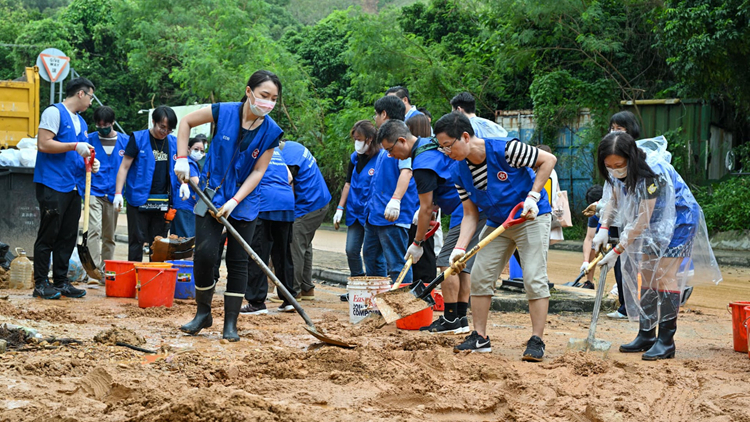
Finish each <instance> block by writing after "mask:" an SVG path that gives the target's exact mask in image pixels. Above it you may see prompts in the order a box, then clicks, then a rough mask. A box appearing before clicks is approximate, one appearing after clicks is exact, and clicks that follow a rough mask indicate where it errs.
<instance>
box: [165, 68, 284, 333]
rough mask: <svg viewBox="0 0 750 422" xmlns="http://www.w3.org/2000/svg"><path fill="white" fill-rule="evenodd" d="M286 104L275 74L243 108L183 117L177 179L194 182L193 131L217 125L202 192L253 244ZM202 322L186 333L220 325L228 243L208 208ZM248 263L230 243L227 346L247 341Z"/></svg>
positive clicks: (201, 243)
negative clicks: (242, 322) (222, 251)
mask: <svg viewBox="0 0 750 422" xmlns="http://www.w3.org/2000/svg"><path fill="white" fill-rule="evenodd" d="M280 96H281V81H280V80H279V77H278V76H276V75H275V74H274V73H272V72H269V71H267V70H258V71H256V72H255V73H253V74H252V75H251V76H250V79H249V80H248V81H247V86H246V87H245V92H244V95H243V97H242V101H241V102H239V103H217V104H213V105H212V106H211V108H203V109H200V110H197V111H194V112H192V113H190V114H188V115H187V116H185V117H183V118H182V120H181V121H180V127H179V130H178V132H177V137H178V139H179V141H178V150H177V161H176V162H175V168H174V172H175V174H176V175H177V177H178V178H179V179H180V180H182V181H187V180H188V178H189V177H190V164H189V162H188V158H187V151H188V138H189V137H190V129H191V128H193V127H196V126H200V125H202V124H206V123H214V127H215V128H216V129H215V134H214V136H213V138H212V139H211V145H210V148H209V149H208V154H207V155H206V162H205V164H204V166H203V172H202V173H201V185H200V187H201V188H202V189H204V192H206V193H207V194H208V195H209V196H212V199H211V202H212V203H213V204H214V205H215V206H216V207H218V214H217V215H216V217H225V218H226V219H227V220H228V221H229V223H230V224H231V225H232V226H233V227H234V228H235V229H236V230H237V232H239V234H240V235H241V236H242V238H243V239H244V240H245V242H247V243H252V241H253V231H254V229H255V220H256V218H257V217H258V213H259V212H260V197H259V195H258V194H257V192H255V190H256V188H257V186H258V184H259V183H260V181H261V179H262V178H263V175H264V174H265V172H266V169H267V168H268V163H269V162H270V161H271V157H272V156H273V151H274V148H275V147H276V146H278V145H279V139H280V138H281V135H282V134H283V133H284V131H283V130H281V128H280V127H279V126H278V125H277V124H276V122H275V121H274V120H273V119H272V118H271V116H269V115H268V114H269V113H270V112H271V111H272V110H273V109H274V107H275V106H276V101H277V99H278V98H279V97H280ZM194 211H195V214H196V217H195V240H196V242H195V255H194V264H193V265H194V268H193V272H194V275H195V302H196V304H197V309H196V314H195V318H193V320H192V321H190V322H188V323H187V324H185V325H183V326H182V327H180V330H182V331H184V332H186V333H188V334H193V335H194V334H198V333H199V332H200V331H201V330H202V329H204V328H208V327H210V326H211V325H212V324H213V318H212V317H211V301H212V299H213V296H214V289H215V287H216V282H215V281H214V278H213V268H214V264H215V263H216V250H217V249H218V248H219V243H220V242H221V233H222V230H223V226H222V224H221V223H220V222H219V221H218V220H217V219H215V218H213V217H212V216H211V215H210V214H209V213H208V212H207V211H206V208H205V206H201V203H198V204H196V207H195V210H194ZM247 260H248V255H247V253H246V252H245V250H244V249H243V247H242V246H241V245H240V244H239V242H237V240H235V238H234V237H233V236H229V238H228V239H227V252H226V265H227V288H226V292H225V293H224V330H223V334H222V336H223V338H225V339H227V340H229V341H239V339H240V337H239V335H238V334H237V317H238V316H239V313H240V308H241V307H242V300H243V297H244V296H245V288H246V287H247V269H248V263H247Z"/></svg>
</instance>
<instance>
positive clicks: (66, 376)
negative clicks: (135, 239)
mask: <svg viewBox="0 0 750 422" xmlns="http://www.w3.org/2000/svg"><path fill="white" fill-rule="evenodd" d="M550 256H551V260H550V261H551V263H550V274H551V275H556V276H558V275H559V274H565V273H567V274H573V273H575V268H573V267H576V266H577V265H579V264H578V263H576V262H572V261H573V259H572V258H571V256H567V255H556V254H555V253H551V255H550ZM567 267H571V268H572V269H573V270H572V271H571V270H570V268H567ZM724 274H725V278H726V280H725V282H724V283H722V285H720V286H718V287H713V288H711V287H701V288H699V289H697V290H696V292H695V293H694V295H693V297H692V298H691V300H690V302H689V304H688V306H687V308H685V309H683V312H682V313H681V314H680V319H679V322H678V332H677V336H676V342H677V357H676V359H673V360H669V361H662V362H643V361H641V360H640V355H638V354H635V355H632V354H622V353H619V352H617V350H616V349H617V346H618V345H619V344H621V343H624V342H628V341H630V340H631V339H632V338H633V337H634V335H635V332H636V330H637V325H636V324H633V323H629V322H623V321H613V320H608V319H605V318H603V319H601V320H600V321H599V326H598V330H597V338H600V339H603V340H607V341H611V342H612V343H613V348H612V351H611V352H610V355H609V357H608V359H607V360H602V359H600V358H598V357H596V356H593V355H585V354H580V353H578V354H570V353H566V351H565V347H566V344H567V342H568V339H569V338H585V336H586V334H587V330H588V324H589V321H590V314H568V315H550V316H549V318H548V325H547V330H546V333H545V342H546V356H545V360H544V362H542V363H539V364H533V363H526V362H522V361H521V360H520V357H521V353H522V352H523V349H524V345H525V342H526V340H528V338H529V336H530V321H529V318H528V315H527V314H520V313H518V314H516V313H508V314H504V313H493V314H492V315H491V316H490V320H489V336H490V339H491V341H492V353H486V354H454V353H453V350H452V347H453V345H455V344H457V343H458V342H460V341H461V340H462V339H463V336H439V335H430V334H424V333H419V332H414V331H402V330H397V329H396V328H395V326H394V325H392V324H391V325H388V326H386V327H384V328H382V329H380V330H376V329H364V330H363V329H357V328H355V327H352V326H351V325H350V324H349V322H348V308H347V306H348V305H347V304H346V303H343V302H340V301H339V298H338V295H339V294H340V293H342V292H344V290H343V289H341V288H338V287H332V286H327V285H318V286H317V287H316V300H315V301H312V302H310V301H304V302H302V305H303V307H304V308H305V310H306V311H307V312H308V314H309V315H310V316H311V318H312V319H313V320H314V321H315V323H316V326H318V328H319V329H321V330H325V331H326V332H327V333H329V334H331V335H333V336H337V337H340V338H342V339H345V340H347V341H351V342H352V343H354V344H355V345H356V346H357V347H356V348H354V349H351V350H347V349H342V348H337V347H332V346H326V345H322V344H320V343H319V342H318V341H317V340H316V339H314V338H313V337H311V336H310V335H309V334H308V333H307V332H306V331H305V330H304V322H303V321H302V319H301V318H299V316H297V315H296V314H286V313H277V312H276V311H275V310H274V307H273V304H271V303H269V304H268V306H269V308H270V309H271V310H270V311H269V314H268V315H260V316H245V315H241V316H240V321H239V324H238V325H239V333H240V336H241V341H240V342H238V343H227V342H225V341H222V340H221V327H222V321H223V302H222V296H221V294H220V293H221V291H222V285H221V284H220V285H219V292H218V293H217V295H216V296H215V298H214V310H213V316H214V326H213V327H211V328H209V329H206V330H204V331H203V332H202V333H201V334H200V335H198V336H194V337H192V336H188V335H185V334H183V333H181V332H180V331H179V330H178V327H179V326H180V325H181V324H183V323H185V322H186V321H188V320H190V319H191V318H192V315H193V313H194V310H195V307H194V304H193V303H192V302H191V301H179V300H176V301H175V305H174V306H173V307H172V308H149V309H140V308H138V305H137V301H135V300H133V299H113V298H105V296H104V289H103V288H89V289H88V295H87V296H86V297H85V298H83V299H79V300H72V299H62V300H59V301H42V300H34V299H32V298H31V296H30V294H29V293H28V292H19V291H16V290H0V297H3V296H5V295H8V296H9V297H8V299H7V300H0V323H4V322H9V323H13V324H17V325H22V326H26V327H30V328H34V329H36V330H37V331H38V332H39V333H40V334H41V335H43V336H45V337H48V336H54V337H57V338H74V339H79V340H82V341H83V343H82V344H67V345H65V344H60V345H58V346H55V344H56V343H52V345H51V346H49V347H50V348H45V349H35V350H34V351H10V352H8V353H5V354H0V392H1V393H0V421H71V422H72V421H81V422H84V421H97V422H98V421H101V420H107V421H213V420H218V421H386V420H388V421H424V420H431V421H458V420H461V421H485V420H487V421H631V420H635V421H657V420H658V421H686V420H691V421H704V420H705V421H748V420H750V358H748V355H747V354H740V353H736V352H734V351H732V329H731V316H730V315H729V314H728V313H727V311H726V309H725V306H726V303H727V302H728V300H727V294H730V295H735V294H744V295H745V296H744V298H743V297H736V298H735V299H736V300H748V299H750V295H748V294H747V293H748V292H749V291H750V289H748V286H746V285H747V284H748V280H750V270H748V269H738V268H729V269H725V271H724ZM711 289H713V290H711ZM722 292H724V293H722ZM727 292H729V293H727ZM113 328H117V329H118V331H119V332H121V333H123V332H124V333H127V331H125V330H130V331H131V332H132V333H135V335H136V339H137V337H139V336H140V337H142V338H143V339H144V340H145V344H143V345H142V347H144V348H146V349H151V350H156V351H158V353H157V354H154V355H149V354H144V353H141V352H138V351H135V350H131V349H128V348H125V347H120V346H114V345H112V343H111V342H107V341H105V342H104V343H99V342H96V341H94V337H95V336H96V335H97V334H99V333H101V332H102V331H106V330H111V329H113ZM131 341H137V340H133V339H131Z"/></svg>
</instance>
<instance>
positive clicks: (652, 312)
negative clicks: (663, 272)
mask: <svg viewBox="0 0 750 422" xmlns="http://www.w3.org/2000/svg"><path fill="white" fill-rule="evenodd" d="M658 298H659V296H658V294H657V292H655V291H653V290H641V309H642V310H643V311H642V312H641V316H640V320H639V321H638V322H639V325H640V328H639V330H638V335H637V336H636V337H635V340H633V341H631V342H630V343H627V344H622V345H620V352H621V353H638V352H645V351H646V350H648V349H650V348H651V346H653V345H654V343H656V318H657V311H656V309H657V304H658V303H657V300H658ZM644 314H645V316H644Z"/></svg>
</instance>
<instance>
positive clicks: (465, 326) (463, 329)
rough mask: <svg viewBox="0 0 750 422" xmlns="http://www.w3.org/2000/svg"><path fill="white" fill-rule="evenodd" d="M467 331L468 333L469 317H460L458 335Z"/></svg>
mask: <svg viewBox="0 0 750 422" xmlns="http://www.w3.org/2000/svg"><path fill="white" fill-rule="evenodd" d="M469 331H470V330H469V317H467V316H462V317H461V331H460V333H461V334H466V333H468V332H469Z"/></svg>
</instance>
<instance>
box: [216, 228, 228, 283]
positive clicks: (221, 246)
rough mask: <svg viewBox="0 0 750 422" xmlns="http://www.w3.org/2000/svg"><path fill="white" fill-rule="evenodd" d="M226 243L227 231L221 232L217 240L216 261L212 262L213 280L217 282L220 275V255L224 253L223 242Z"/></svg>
mask: <svg viewBox="0 0 750 422" xmlns="http://www.w3.org/2000/svg"><path fill="white" fill-rule="evenodd" d="M225 243H227V232H226V231H224V232H222V233H221V239H220V240H219V250H217V251H216V263H215V264H214V281H215V282H217V283H218V282H219V278H220V277H221V271H220V270H221V256H222V255H224V244H225Z"/></svg>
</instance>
